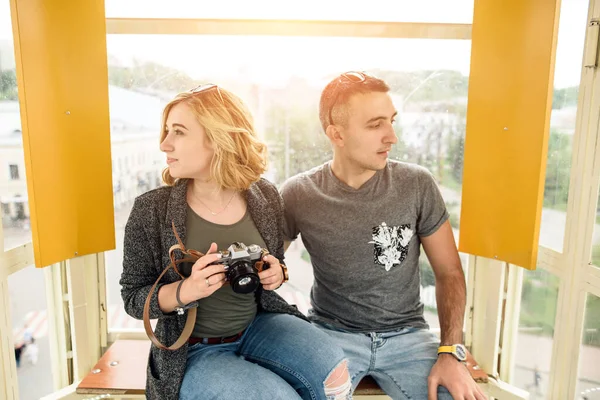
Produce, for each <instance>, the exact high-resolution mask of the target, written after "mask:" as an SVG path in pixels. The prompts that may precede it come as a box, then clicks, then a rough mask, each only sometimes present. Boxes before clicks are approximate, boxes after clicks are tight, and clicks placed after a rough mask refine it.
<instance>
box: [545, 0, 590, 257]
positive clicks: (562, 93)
mask: <svg viewBox="0 0 600 400" xmlns="http://www.w3.org/2000/svg"><path fill="white" fill-rule="evenodd" d="M587 12H588V0H573V1H563V2H561V10H560V21H559V26H558V44H557V49H556V66H555V71H554V96H553V101H552V113H551V115H550V137H549V141H548V159H547V162H546V181H545V185H544V206H543V209H542V222H541V230H540V244H541V245H542V246H545V247H549V248H552V249H554V250H557V251H562V249H563V240H564V236H565V226H566V220H567V218H566V211H567V200H568V196H569V181H570V174H571V157H572V151H573V135H574V133H575V117H576V114H577V95H578V90H579V81H580V78H581V60H582V58H583V45H584V42H585V41H584V39H585V29H586V25H587V24H586V18H587Z"/></svg>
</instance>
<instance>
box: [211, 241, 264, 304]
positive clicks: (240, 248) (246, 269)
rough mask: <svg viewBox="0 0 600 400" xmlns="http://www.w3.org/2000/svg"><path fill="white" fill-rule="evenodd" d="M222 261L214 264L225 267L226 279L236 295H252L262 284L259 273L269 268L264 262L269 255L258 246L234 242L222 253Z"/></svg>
mask: <svg viewBox="0 0 600 400" xmlns="http://www.w3.org/2000/svg"><path fill="white" fill-rule="evenodd" d="M219 253H221V259H220V260H219V261H217V262H215V263H213V264H223V265H224V266H225V277H226V278H227V281H229V284H230V285H231V288H232V289H233V291H234V292H236V293H251V292H254V291H255V290H256V288H257V287H258V285H259V284H260V278H259V277H258V273H259V272H260V271H262V270H263V269H267V268H269V266H268V264H266V263H264V262H263V261H262V259H263V257H264V256H266V255H267V254H269V252H268V251H267V250H266V249H263V248H262V247H260V246H259V245H257V244H251V245H250V246H246V245H245V244H244V243H241V242H233V243H232V244H231V246H229V247H228V248H227V250H223V251H220V252H219Z"/></svg>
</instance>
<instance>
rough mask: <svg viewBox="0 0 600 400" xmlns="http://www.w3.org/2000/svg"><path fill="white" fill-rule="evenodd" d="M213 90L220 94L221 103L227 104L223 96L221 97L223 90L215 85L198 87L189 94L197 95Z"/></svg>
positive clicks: (209, 84)
mask: <svg viewBox="0 0 600 400" xmlns="http://www.w3.org/2000/svg"><path fill="white" fill-rule="evenodd" d="M211 89H217V93H219V98H220V99H221V103H223V104H225V101H224V100H223V96H222V95H221V90H220V89H219V87H218V86H217V85H215V84H214V83H206V84H204V85H199V86H196V87H195V88H193V89H190V90H189V92H190V93H193V94H196V93H202V92H207V91H209V90H211Z"/></svg>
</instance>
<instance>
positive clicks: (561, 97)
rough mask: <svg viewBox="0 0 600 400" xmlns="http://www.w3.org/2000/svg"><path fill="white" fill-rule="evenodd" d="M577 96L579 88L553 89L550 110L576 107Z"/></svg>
mask: <svg viewBox="0 0 600 400" xmlns="http://www.w3.org/2000/svg"><path fill="white" fill-rule="evenodd" d="M578 95H579V86H571V87H568V88H563V89H554V94H553V96H552V108H554V109H559V108H563V107H569V106H571V107H572V106H576V105H577V96H578Z"/></svg>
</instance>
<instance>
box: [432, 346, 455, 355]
mask: <svg viewBox="0 0 600 400" xmlns="http://www.w3.org/2000/svg"><path fill="white" fill-rule="evenodd" d="M437 352H438V354H440V353H456V346H455V345H452V346H440V347H438V351H437Z"/></svg>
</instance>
